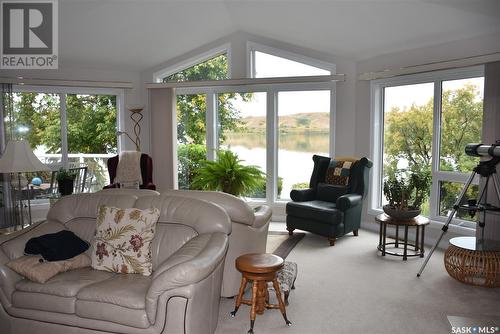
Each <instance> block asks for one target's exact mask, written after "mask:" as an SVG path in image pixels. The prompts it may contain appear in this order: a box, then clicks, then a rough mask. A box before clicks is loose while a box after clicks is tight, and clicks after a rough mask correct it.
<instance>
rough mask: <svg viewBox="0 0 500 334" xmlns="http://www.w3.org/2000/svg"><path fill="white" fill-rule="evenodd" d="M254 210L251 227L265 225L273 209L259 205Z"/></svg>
mask: <svg viewBox="0 0 500 334" xmlns="http://www.w3.org/2000/svg"><path fill="white" fill-rule="evenodd" d="M254 211H255V220H254V223H253V227H255V228H259V227H261V226H264V225H266V224H267V223H268V222H269V221H270V220H271V216H272V214H273V211H272V210H271V208H270V207H269V206H267V205H260V206H258V207H256V208H255V209H254Z"/></svg>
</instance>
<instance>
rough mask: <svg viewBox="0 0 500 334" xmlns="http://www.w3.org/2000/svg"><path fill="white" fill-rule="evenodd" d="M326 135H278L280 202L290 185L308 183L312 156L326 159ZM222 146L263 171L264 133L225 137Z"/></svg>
mask: <svg viewBox="0 0 500 334" xmlns="http://www.w3.org/2000/svg"><path fill="white" fill-rule="evenodd" d="M328 137H329V135H328V132H312V131H309V132H303V133H281V134H280V135H279V141H278V176H280V177H282V178H283V190H282V192H281V196H280V197H279V198H281V199H290V191H291V190H292V185H294V184H296V183H302V182H306V183H309V179H310V177H311V173H312V170H313V166H314V163H313V161H312V156H313V154H319V155H325V156H328V155H329V154H328V151H329V148H328V147H329V138H328ZM223 146H224V147H227V146H229V147H230V149H231V151H233V152H234V153H236V154H237V155H238V157H239V158H240V159H242V160H244V164H246V165H256V166H259V167H260V168H261V169H262V171H264V172H265V171H266V138H265V134H264V133H230V134H227V138H226V141H225V143H224V145H223Z"/></svg>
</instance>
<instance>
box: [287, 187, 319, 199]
mask: <svg viewBox="0 0 500 334" xmlns="http://www.w3.org/2000/svg"><path fill="white" fill-rule="evenodd" d="M315 197H316V190H315V189H313V188H309V189H301V190H297V189H293V190H292V191H291V192H290V198H291V199H292V201H294V202H305V201H312V200H314V199H315Z"/></svg>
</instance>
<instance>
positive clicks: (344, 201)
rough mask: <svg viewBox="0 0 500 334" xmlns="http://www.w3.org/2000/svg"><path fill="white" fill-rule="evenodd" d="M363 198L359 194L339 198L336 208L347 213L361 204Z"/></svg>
mask: <svg viewBox="0 0 500 334" xmlns="http://www.w3.org/2000/svg"><path fill="white" fill-rule="evenodd" d="M362 200H363V197H362V196H361V195H358V194H346V195H342V196H340V197H339V198H337V202H336V206H337V208H338V209H339V210H342V211H345V210H347V209H350V208H352V207H355V206H357V205H359V204H360V203H361V201H362Z"/></svg>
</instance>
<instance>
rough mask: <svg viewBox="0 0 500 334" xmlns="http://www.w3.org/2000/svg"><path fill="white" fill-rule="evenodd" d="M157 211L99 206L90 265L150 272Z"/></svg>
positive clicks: (96, 267) (147, 274) (153, 209)
mask: <svg viewBox="0 0 500 334" xmlns="http://www.w3.org/2000/svg"><path fill="white" fill-rule="evenodd" d="M159 216H160V211H159V210H158V209H155V208H150V209H146V210H140V209H136V208H131V209H120V208H114V207H107V206H101V207H100V208H99V214H98V217H97V227H96V237H95V240H94V243H93V249H92V268H94V269H97V270H107V271H112V272H116V273H125V274H126V273H129V274H142V275H145V276H149V275H151V272H152V270H153V262H152V254H151V241H152V240H153V237H154V234H155V230H156V222H157V221H158V217H159Z"/></svg>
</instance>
